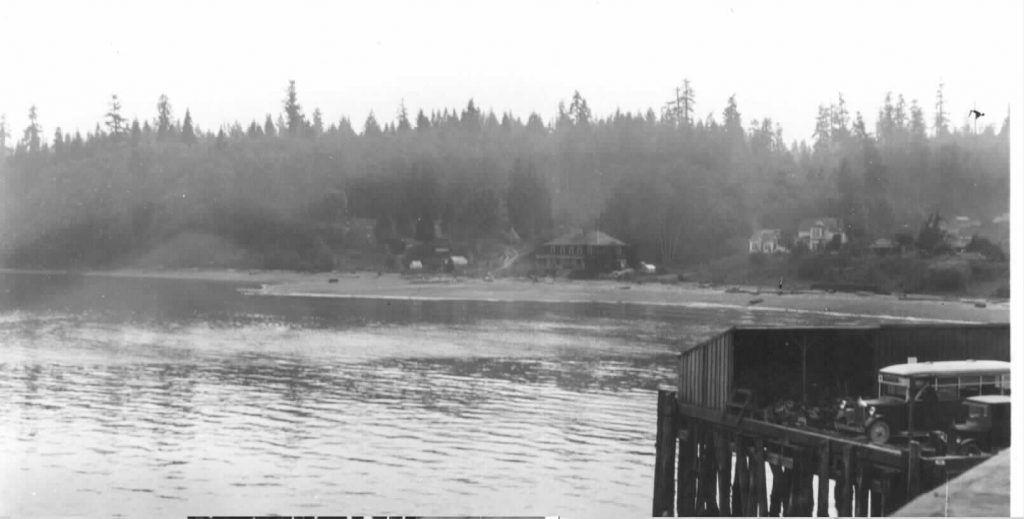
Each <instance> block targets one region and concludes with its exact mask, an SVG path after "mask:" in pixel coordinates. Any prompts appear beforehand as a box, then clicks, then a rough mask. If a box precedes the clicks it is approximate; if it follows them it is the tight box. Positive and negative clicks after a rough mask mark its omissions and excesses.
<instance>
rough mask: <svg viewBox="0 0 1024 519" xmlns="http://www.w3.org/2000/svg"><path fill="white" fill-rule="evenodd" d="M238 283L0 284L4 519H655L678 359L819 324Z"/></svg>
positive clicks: (27, 278) (24, 280)
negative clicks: (281, 290)
mask: <svg viewBox="0 0 1024 519" xmlns="http://www.w3.org/2000/svg"><path fill="white" fill-rule="evenodd" d="M239 288H244V287H243V286H241V285H237V284H231V283H221V282H209V281H178V280H173V281H172V280H152V279H121V278H105V277H80V276H43V275H28V274H0V417H2V421H0V460H2V464H0V516H2V515H11V516H124V517H139V516H160V517H171V516H177V517H181V516H184V515H186V514H229V513H230V514H266V513H280V514H295V515H297V514H374V513H375V514H425V515H426V514H433V515H440V514H453V513H459V514H504V515H513V514H549V515H554V514H560V515H562V516H570V517H584V516H586V517H623V516H645V515H648V514H649V513H650V512H649V510H650V500H651V491H652V474H653V462H654V448H653V445H654V439H655V428H654V426H655V422H656V413H655V411H656V410H655V406H656V400H657V395H656V389H657V386H658V385H659V384H661V383H674V380H675V378H674V377H675V373H674V367H675V365H674V359H675V353H676V352H677V351H679V350H680V349H681V347H683V346H684V345H689V344H692V343H693V342H694V341H696V340H697V339H699V338H700V337H702V336H706V335H708V334H710V333H712V332H713V331H715V330H718V329H721V328H724V327H726V326H728V325H731V324H736V323H761V324H826V323H825V322H815V321H814V319H821V318H820V317H818V318H815V317H814V316H812V315H806V314H804V315H793V316H787V315H780V314H778V313H776V314H771V315H764V314H758V313H757V312H750V311H741V310H735V309H733V310H726V309H706V310H700V309H692V308H691V309H685V310H677V309H669V308H664V307H662V308H652V307H643V306H640V305H628V306H623V305H614V304H611V305H602V304H589V305H578V304H577V305H573V304H536V303H479V304H474V303H468V302H440V301H439V302H423V301H397V300H392V301H382V300H370V299H366V300H358V299H349V300H331V299H323V298H309V299H306V298H282V297H262V296H245V295H242V294H241V293H240V292H239ZM780 320H781V321H780ZM834 322H835V321H829V323H834Z"/></svg>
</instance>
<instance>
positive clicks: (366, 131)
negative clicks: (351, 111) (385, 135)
mask: <svg viewBox="0 0 1024 519" xmlns="http://www.w3.org/2000/svg"><path fill="white" fill-rule="evenodd" d="M381 133H382V132H381V129H380V124H378V123H377V118H376V117H374V116H373V110H371V111H370V115H368V116H366V123H364V124H363V136H365V137H377V136H379V135H381Z"/></svg>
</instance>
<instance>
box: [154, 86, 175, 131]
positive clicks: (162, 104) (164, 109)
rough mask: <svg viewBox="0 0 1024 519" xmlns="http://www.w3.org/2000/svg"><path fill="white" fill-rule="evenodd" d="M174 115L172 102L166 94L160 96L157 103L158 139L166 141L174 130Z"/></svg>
mask: <svg viewBox="0 0 1024 519" xmlns="http://www.w3.org/2000/svg"><path fill="white" fill-rule="evenodd" d="M173 120H174V115H173V114H172V112H171V102H170V100H168V99H167V95H166V94H160V98H159V99H158V100H157V102H156V138H157V139H158V140H163V139H166V138H167V136H168V135H170V134H171V131H172V130H173V129H174V123H173V122H172V121H173Z"/></svg>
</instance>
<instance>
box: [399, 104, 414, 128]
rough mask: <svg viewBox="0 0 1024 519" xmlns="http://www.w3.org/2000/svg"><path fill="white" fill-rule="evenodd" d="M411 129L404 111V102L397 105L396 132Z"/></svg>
mask: <svg viewBox="0 0 1024 519" xmlns="http://www.w3.org/2000/svg"><path fill="white" fill-rule="evenodd" d="M411 129H412V125H411V124H409V113H408V112H407V111H406V110H405V100H404V99H403V100H402V102H400V103H398V131H400V132H406V131H409V130H411Z"/></svg>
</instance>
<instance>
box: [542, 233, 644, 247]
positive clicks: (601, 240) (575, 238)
mask: <svg viewBox="0 0 1024 519" xmlns="http://www.w3.org/2000/svg"><path fill="white" fill-rule="evenodd" d="M544 245H586V246H614V245H618V246H624V245H626V244H625V243H623V242H621V241H619V240H617V239H615V238H612V237H611V236H609V235H607V234H605V233H603V232H601V231H573V232H571V233H568V234H564V235H562V236H559V237H558V238H555V239H553V240H551V241H549V242H547V243H545V244H544Z"/></svg>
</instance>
